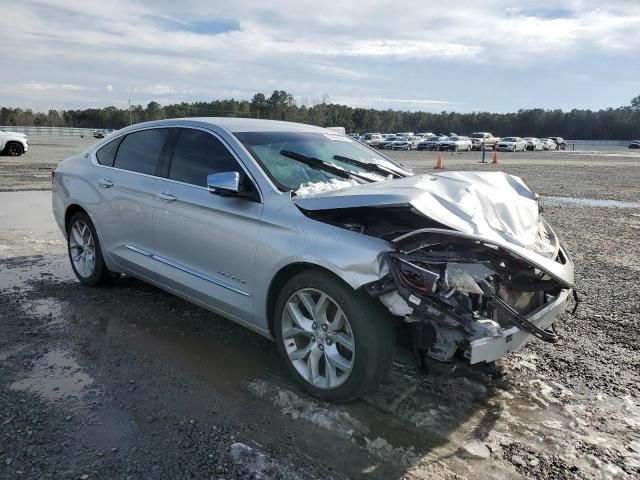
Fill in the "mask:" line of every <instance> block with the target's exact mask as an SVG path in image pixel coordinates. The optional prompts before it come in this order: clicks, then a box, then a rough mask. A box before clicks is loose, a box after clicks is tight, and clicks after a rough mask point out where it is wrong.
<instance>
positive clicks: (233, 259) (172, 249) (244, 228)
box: [153, 128, 262, 321]
mask: <svg viewBox="0 0 640 480" xmlns="http://www.w3.org/2000/svg"><path fill="white" fill-rule="evenodd" d="M175 135H176V136H175V140H174V146H173V149H172V153H171V159H170V162H169V165H168V167H167V169H166V171H165V176H166V177H167V178H166V179H165V180H163V181H162V182H163V186H162V188H161V189H160V190H159V191H158V192H159V193H161V194H162V195H163V199H162V200H161V202H160V204H159V205H158V206H157V207H156V210H155V213H154V220H153V227H154V234H155V252H156V260H157V265H156V269H157V274H158V278H159V280H160V281H161V282H162V283H164V284H165V285H167V286H169V287H170V288H173V289H175V290H178V291H180V292H182V293H184V294H186V295H188V296H190V297H192V298H196V299H197V300H200V301H202V302H204V303H206V304H208V305H210V306H211V307H214V308H216V309H218V310H222V311H223V312H225V313H227V314H231V315H232V316H234V317H236V318H237V319H240V320H245V321H252V319H253V297H254V295H253V294H254V292H253V288H254V276H255V271H254V267H255V255H256V245H257V236H258V233H259V228H260V217H261V215H262V203H261V201H260V200H259V198H260V197H259V194H258V191H257V189H256V187H255V184H254V183H253V181H252V180H251V178H250V177H249V175H248V173H247V172H246V171H245V170H244V169H243V168H242V166H241V164H240V163H239V161H238V159H237V158H236V157H235V156H234V155H233V154H232V153H231V151H230V150H229V149H228V148H227V146H226V145H225V143H223V141H222V140H221V139H220V138H218V137H217V136H215V135H214V134H213V133H211V132H209V131H206V130H200V129H195V128H176V129H175ZM228 171H237V172H239V173H240V174H241V178H244V180H243V184H244V185H245V188H246V189H247V191H252V192H254V193H255V198H253V199H251V198H245V197H236V196H221V195H218V194H215V193H212V192H210V191H209V190H208V189H207V175H210V174H212V173H219V172H228Z"/></svg>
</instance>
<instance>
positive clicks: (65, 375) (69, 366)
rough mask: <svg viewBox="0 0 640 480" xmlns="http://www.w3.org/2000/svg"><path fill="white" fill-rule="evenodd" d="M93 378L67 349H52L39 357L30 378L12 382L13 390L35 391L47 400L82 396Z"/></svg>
mask: <svg viewBox="0 0 640 480" xmlns="http://www.w3.org/2000/svg"><path fill="white" fill-rule="evenodd" d="M91 384H93V378H91V377H90V376H89V375H87V374H86V373H84V372H83V371H82V368H81V367H80V365H78V363H77V362H76V361H75V359H74V358H73V357H72V356H71V354H70V353H69V352H68V351H66V350H52V351H50V352H48V353H46V354H45V355H43V356H42V357H41V358H39V359H38V360H37V362H36V364H35V366H34V368H33V371H32V372H31V375H30V376H29V377H28V378H25V379H22V380H18V381H16V382H14V383H13V384H11V386H10V387H9V388H11V389H12V390H20V391H26V392H33V393H36V394H38V395H40V396H41V397H43V398H45V399H46V400H51V401H55V400H61V399H64V398H68V397H81V396H82V394H83V393H84V391H85V388H86V387H88V386H90V385H91Z"/></svg>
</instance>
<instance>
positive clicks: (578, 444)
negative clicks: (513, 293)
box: [0, 192, 640, 479]
mask: <svg viewBox="0 0 640 480" xmlns="http://www.w3.org/2000/svg"><path fill="white" fill-rule="evenodd" d="M580 198H582V197H580ZM584 198H589V197H587V196H585V197H584ZM623 198H624V197H623ZM634 212H635V210H633V208H615V209H603V208H599V207H597V206H595V207H594V206H593V205H588V204H587V205H585V206H576V205H559V204H554V203H551V204H549V206H548V208H547V209H546V214H547V216H548V218H549V220H550V222H551V223H552V224H553V225H555V226H557V227H558V230H559V233H560V234H561V236H562V238H563V239H566V241H567V243H568V244H569V248H570V250H571V251H572V252H573V254H574V258H575V260H576V264H577V274H578V279H579V280H578V288H579V291H580V292H581V294H582V295H583V298H584V302H583V304H582V305H581V307H580V309H579V311H578V313H577V315H576V316H575V317H567V318H566V319H565V321H564V322H563V323H562V324H561V325H560V327H559V328H560V334H561V335H562V337H563V341H562V342H561V343H560V344H559V345H555V346H552V345H549V344H544V343H542V342H532V343H530V344H528V345H527V346H526V347H525V348H524V349H523V350H521V351H519V352H516V353H514V354H512V355H510V356H509V357H508V358H507V359H505V360H504V361H503V362H502V363H501V365H500V367H499V368H498V369H497V370H486V369H470V368H464V367H461V368H459V369H458V370H456V371H455V372H454V374H453V375H450V376H446V375H445V376H437V375H434V374H429V375H425V374H424V373H422V372H419V371H417V370H416V368H415V367H414V366H413V364H412V362H411V359H410V356H409V355H408V354H407V353H406V352H404V351H402V350H400V351H399V353H398V355H397V358H396V360H395V362H394V365H393V369H392V373H391V375H390V376H389V378H388V379H387V380H386V381H385V382H384V383H383V384H382V385H381V386H380V387H379V388H378V389H377V390H376V391H374V392H372V393H371V394H369V395H367V396H366V397H365V398H363V399H361V400H359V401H356V402H353V403H349V404H346V405H331V404H327V403H324V402H320V401H318V400H315V399H313V398H310V397H309V396H307V395H305V394H304V393H303V392H302V391H301V390H300V389H299V388H298V387H297V385H296V384H295V383H294V382H293V381H292V380H291V379H290V378H289V377H288V376H287V374H286V372H285V370H284V368H283V367H282V365H281V363H280V360H279V359H278V357H277V355H276V351H275V348H274V345H273V344H272V343H271V342H270V341H268V340H266V339H264V338H263V337H260V336H258V335H256V334H253V333H251V332H250V331H248V330H246V329H243V328H242V327H239V326H237V325H235V324H233V323H231V322H229V321H227V320H225V319H222V318H220V317H218V316H216V315H214V314H212V313H210V312H208V311H205V310H203V309H201V308H198V307H196V306H193V305H191V304H189V303H187V302H185V301H183V300H180V299H178V298H175V297H173V296H171V295H169V294H167V293H165V292H163V291H161V290H159V289H156V288H154V287H151V286H149V285H146V284H144V283H143V282H141V281H138V280H136V279H133V278H130V277H123V278H121V279H119V280H118V281H116V282H115V283H114V284H113V285H112V286H110V287H107V288H100V289H92V288H87V287H83V286H81V285H80V284H79V283H78V282H77V281H76V279H75V277H74V276H73V273H72V271H71V268H70V266H69V262H68V259H67V256H66V246H65V243H64V239H63V237H62V234H61V233H60V232H59V230H58V229H57V226H56V225H55V223H54V221H53V218H52V216H51V213H50V194H49V193H47V192H20V193H0V226H1V227H2V228H1V229H0V298H1V301H0V478H15V477H18V478H20V477H22V478H225V479H228V478H379V479H389V478H403V477H404V478H443V479H449V478H496V479H509V478H554V479H555V478H566V479H586V478H607V479H614V478H615V479H618V478H621V479H626V478H637V475H638V474H639V473H640V470H639V469H640V444H639V442H640V403H639V400H638V395H639V389H638V383H639V378H638V371H639V369H638V367H639V365H640V362H639V352H638V347H637V345H638V342H637V338H638V331H639V329H638V326H639V325H638V323H639V321H638V313H637V312H638V309H639V308H640V305H639V304H638V302H639V300H638V299H639V298H640V295H639V293H640V291H639V290H638V289H639V288H640V261H639V260H638V258H639V256H638V250H639V249H638V246H637V238H638V237H637V235H638V230H637V229H636V227H640V218H637V217H634V216H633V215H634ZM604 279H606V280H607V282H608V287H607V290H606V291H604V290H603V288H602V284H603V281H604ZM611 290H613V291H614V292H615V293H614V294H611V293H610V292H611Z"/></svg>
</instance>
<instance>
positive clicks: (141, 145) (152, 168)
mask: <svg viewBox="0 0 640 480" xmlns="http://www.w3.org/2000/svg"><path fill="white" fill-rule="evenodd" d="M168 135H169V129H168V128H154V129H151V130H142V131H140V132H134V133H130V134H129V135H127V136H126V137H125V139H124V140H123V141H122V143H121V144H120V148H119V149H118V155H117V156H116V160H115V163H114V166H115V167H116V168H121V169H123V170H129V171H131V172H138V173H144V174H146V175H156V174H157V168H158V164H159V163H160V155H161V154H162V149H163V147H164V144H165V142H166V140H167V137H168Z"/></svg>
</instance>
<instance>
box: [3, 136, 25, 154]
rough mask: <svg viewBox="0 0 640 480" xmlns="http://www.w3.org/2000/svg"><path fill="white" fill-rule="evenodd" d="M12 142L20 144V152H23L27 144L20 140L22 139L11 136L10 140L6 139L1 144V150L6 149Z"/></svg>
mask: <svg viewBox="0 0 640 480" xmlns="http://www.w3.org/2000/svg"><path fill="white" fill-rule="evenodd" d="M12 143H16V144H18V145H20V148H21V149H22V153H24V151H25V150H26V148H27V145H26V144H25V143H24V142H23V141H22V140H18V139H16V138H12V139H10V140H7V141H6V142H5V143H4V145H3V151H6V150H7V149H8V148H9V145H11V144H12Z"/></svg>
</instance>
